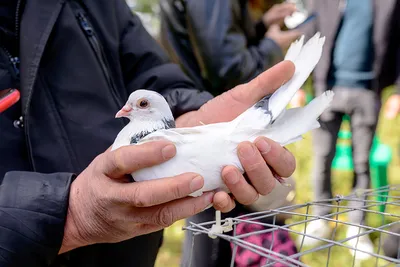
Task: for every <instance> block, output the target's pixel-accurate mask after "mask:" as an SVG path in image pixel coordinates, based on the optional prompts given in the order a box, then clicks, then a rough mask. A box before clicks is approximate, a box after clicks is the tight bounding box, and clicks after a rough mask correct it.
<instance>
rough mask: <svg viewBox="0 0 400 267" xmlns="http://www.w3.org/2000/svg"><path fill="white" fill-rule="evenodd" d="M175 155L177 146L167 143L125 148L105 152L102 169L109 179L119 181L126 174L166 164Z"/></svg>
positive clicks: (158, 142) (152, 143)
mask: <svg viewBox="0 0 400 267" xmlns="http://www.w3.org/2000/svg"><path fill="white" fill-rule="evenodd" d="M175 154H176V148H175V146H174V145H173V144H172V143H171V142H167V141H156V142H149V143H145V144H142V145H130V146H123V147H121V148H118V149H117V150H114V151H109V152H105V153H104V154H103V155H102V160H101V161H100V169H101V170H102V172H103V173H104V174H105V175H107V176H108V177H110V178H115V179H117V178H120V177H121V176H123V175H125V174H130V173H132V172H134V171H137V170H140V169H143V168H146V167H150V166H154V165H157V164H160V163H162V162H165V161H167V160H169V159H171V158H172V157H174V156H175Z"/></svg>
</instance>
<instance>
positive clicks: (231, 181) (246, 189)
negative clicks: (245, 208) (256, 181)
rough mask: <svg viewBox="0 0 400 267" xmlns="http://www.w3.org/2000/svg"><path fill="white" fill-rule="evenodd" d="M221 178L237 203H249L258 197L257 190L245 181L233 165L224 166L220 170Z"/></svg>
mask: <svg viewBox="0 0 400 267" xmlns="http://www.w3.org/2000/svg"><path fill="white" fill-rule="evenodd" d="M222 179H223V180H224V182H225V184H226V186H227V187H228V189H229V191H230V192H231V193H232V195H233V196H234V197H235V199H236V200H237V201H238V202H239V203H241V204H243V205H250V204H252V203H254V202H255V201H256V200H257V199H258V196H259V195H258V193H257V191H256V190H255V189H254V187H252V186H251V185H249V184H248V183H247V181H246V179H245V178H244V177H243V175H242V174H241V173H240V172H239V170H238V169H237V168H235V167H233V166H227V167H225V168H224V169H223V170H222Z"/></svg>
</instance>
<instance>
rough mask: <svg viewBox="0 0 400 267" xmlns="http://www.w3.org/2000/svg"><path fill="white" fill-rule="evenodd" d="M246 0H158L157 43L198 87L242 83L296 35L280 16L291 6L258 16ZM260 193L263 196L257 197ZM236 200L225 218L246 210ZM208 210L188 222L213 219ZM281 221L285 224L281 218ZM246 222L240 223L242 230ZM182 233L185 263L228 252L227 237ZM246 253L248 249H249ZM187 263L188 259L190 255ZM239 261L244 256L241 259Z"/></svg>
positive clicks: (279, 55) (223, 259)
mask: <svg viewBox="0 0 400 267" xmlns="http://www.w3.org/2000/svg"><path fill="white" fill-rule="evenodd" d="M250 2H251V1H247V0H219V1H215V0H161V1H160V8H161V32H160V38H161V40H160V41H161V44H162V45H163V47H164V48H165V50H166V51H167V53H168V54H169V56H170V57H171V59H172V60H173V61H174V62H176V63H178V64H179V65H180V66H181V67H182V69H183V70H184V72H185V73H186V74H187V75H188V76H189V77H190V78H191V79H192V80H193V81H194V82H195V84H196V87H197V88H202V89H203V90H207V91H209V92H211V93H212V94H213V95H219V94H221V93H223V92H225V91H226V90H227V89H229V88H230V87H232V86H235V85H238V84H240V83H245V82H247V81H249V80H251V79H252V78H254V77H256V76H257V75H258V74H260V73H261V72H263V71H264V70H266V69H268V68H270V67H272V66H273V65H274V64H276V63H277V62H279V61H281V60H282V59H283V53H284V51H285V50H286V49H287V48H288V47H289V45H290V44H291V43H292V42H293V41H294V40H295V39H297V38H298V37H299V35H300V32H298V31H296V30H292V31H283V30H281V26H282V25H283V21H284V18H285V17H286V16H288V15H291V14H292V13H293V12H294V11H295V10H296V8H295V5H293V4H290V3H282V4H276V5H273V6H272V7H271V8H270V9H269V10H268V11H267V12H265V13H264V15H263V16H262V18H261V20H260V21H257V22H254V21H253V19H252V18H251V14H250V9H249V4H251V3H250ZM261 198H262V197H261ZM248 212H249V209H248V208H247V207H244V206H241V205H238V206H237V207H236V208H235V209H234V210H233V211H231V212H229V213H227V214H225V215H223V218H224V217H228V216H229V217H232V216H238V215H239V214H244V213H248ZM214 214H215V213H214V212H213V210H212V209H209V210H206V211H204V212H202V213H201V214H198V215H196V216H194V217H191V218H190V219H189V221H192V222H197V223H199V222H204V221H211V220H214V217H215V215H214ZM279 223H283V221H280V222H279ZM246 229H248V228H247V227H243V230H244V231H246ZM195 240H196V246H195V247H194V251H192V246H191V244H192V241H193V239H192V235H191V233H190V232H188V231H187V232H186V233H185V240H184V244H183V258H182V265H183V266H188V265H191V266H197V267H199V266H207V267H208V266H226V265H227V264H228V265H229V263H230V261H231V257H232V253H231V248H230V245H229V242H227V241H225V240H220V239H218V238H217V239H214V240H212V239H210V238H208V237H207V236H198V237H196V239H195ZM290 241H291V240H290V238H288V239H287V242H290ZM249 253H251V252H250V251H249ZM190 259H191V262H190V263H189V260H190ZM240 260H243V258H241V259H239V261H240Z"/></svg>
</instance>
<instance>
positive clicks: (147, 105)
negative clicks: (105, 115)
mask: <svg viewBox="0 0 400 267" xmlns="http://www.w3.org/2000/svg"><path fill="white" fill-rule="evenodd" d="M115 117H116V118H121V117H125V118H128V119H130V120H131V121H132V120H139V121H151V120H153V121H162V120H168V121H169V120H173V119H174V117H173V116H172V112H171V109H170V107H169V105H168V103H167V101H166V100H165V98H164V97H163V96H162V95H160V94H159V93H157V92H154V91H148V90H136V91H135V92H133V93H132V94H131V95H130V96H129V98H128V101H127V102H126V104H125V105H124V106H123V107H122V109H121V110H120V111H118V113H117V114H116V115H115Z"/></svg>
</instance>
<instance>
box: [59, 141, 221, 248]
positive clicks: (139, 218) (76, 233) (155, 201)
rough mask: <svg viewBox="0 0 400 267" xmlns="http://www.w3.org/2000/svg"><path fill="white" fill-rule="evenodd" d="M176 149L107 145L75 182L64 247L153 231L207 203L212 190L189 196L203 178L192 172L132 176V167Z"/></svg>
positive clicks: (161, 144)
mask: <svg viewBox="0 0 400 267" xmlns="http://www.w3.org/2000/svg"><path fill="white" fill-rule="evenodd" d="M175 154H176V148H175V146H173V145H172V144H171V143H169V142H166V141H160V142H151V143H147V144H143V145H137V146H125V147H121V148H119V149H117V150H115V151H106V152H104V153H103V154H101V155H99V156H98V157H97V158H96V159H94V160H93V162H92V163H91V164H90V165H89V166H88V167H87V168H86V169H85V170H84V171H83V172H82V173H81V174H80V175H79V176H78V177H77V178H76V179H75V181H74V182H73V183H72V185H71V190H70V198H69V208H68V215H67V219H66V225H65V232H64V239H63V243H62V247H61V249H60V253H64V252H67V251H69V250H72V249H75V248H78V247H82V246H87V245H91V244H95V243H115V242H120V241H123V240H127V239H130V238H133V237H135V236H139V235H144V234H148V233H151V232H155V231H158V230H161V229H163V228H165V227H167V226H169V225H171V224H173V223H174V222H175V221H177V220H181V219H184V218H187V217H190V216H192V215H194V214H197V213H199V212H201V211H203V210H204V209H205V208H206V207H207V206H209V205H210V204H211V203H212V201H213V196H214V193H205V194H203V195H202V196H200V197H196V198H194V197H188V195H189V194H190V193H192V192H194V191H196V190H198V189H200V188H202V187H203V184H204V180H203V177H201V176H199V175H197V174H194V173H185V174H182V175H178V176H175V177H170V178H163V179H157V180H152V181H144V182H134V183H131V182H128V181H129V180H130V173H132V172H134V171H137V170H139V169H143V168H146V167H150V166H153V165H156V164H161V163H162V162H165V161H167V160H168V159H171V158H172V157H174V156H175Z"/></svg>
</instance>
